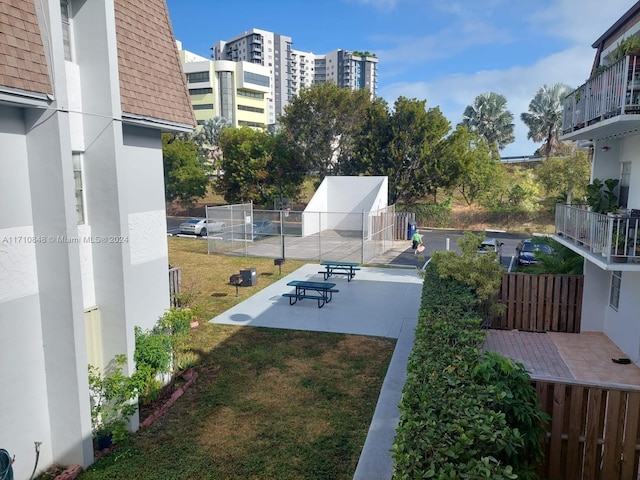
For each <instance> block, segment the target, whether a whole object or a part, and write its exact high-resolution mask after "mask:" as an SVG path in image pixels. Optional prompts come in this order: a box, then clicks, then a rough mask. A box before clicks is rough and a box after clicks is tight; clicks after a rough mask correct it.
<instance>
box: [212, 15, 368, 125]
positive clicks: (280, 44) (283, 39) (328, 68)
mask: <svg viewBox="0 0 640 480" xmlns="http://www.w3.org/2000/svg"><path fill="white" fill-rule="evenodd" d="M292 43H293V42H292V39H291V37H287V36H285V35H280V34H277V33H274V32H269V31H266V30H260V29H257V28H254V29H251V30H248V31H246V32H244V33H242V34H240V35H237V36H236V37H234V38H232V39H231V40H228V41H219V42H217V43H216V44H215V45H214V46H213V47H212V51H213V58H214V59H215V60H216V61H218V60H231V61H236V62H249V63H252V64H258V65H263V66H265V67H267V68H268V69H269V75H270V78H271V96H270V97H269V98H268V122H269V124H275V123H276V122H277V120H278V116H280V115H282V114H283V113H284V108H285V107H286V105H287V104H288V103H289V101H290V100H291V98H292V97H294V96H295V95H297V94H298V93H300V90H301V89H302V88H304V87H308V86H310V85H312V84H314V83H324V82H327V81H332V82H335V83H336V84H337V85H340V86H341V87H345V88H351V89H354V90H357V89H364V88H367V89H369V90H370V91H371V96H372V97H373V96H375V94H376V89H377V74H378V70H377V65H378V59H377V58H376V57H375V55H373V54H371V53H369V52H364V53H361V52H352V51H348V50H343V49H338V50H335V51H333V52H330V53H327V54H325V55H315V54H313V53H312V52H304V51H301V50H294V49H293V48H292V47H291V45H292Z"/></svg>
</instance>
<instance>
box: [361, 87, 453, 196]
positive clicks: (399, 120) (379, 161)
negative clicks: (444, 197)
mask: <svg viewBox="0 0 640 480" xmlns="http://www.w3.org/2000/svg"><path fill="white" fill-rule="evenodd" d="M389 125H390V126H389V143H388V147H387V152H386V155H383V156H380V158H376V163H375V164H374V165H373V168H372V174H373V175H386V176H387V177H389V202H390V203H392V204H393V203H397V202H398V201H399V200H402V201H404V202H405V203H412V202H415V201H416V200H417V199H418V198H420V197H422V196H424V195H425V193H427V190H428V188H430V187H433V186H434V185H435V183H429V182H430V180H432V178H431V179H430V178H429V176H428V172H429V165H428V161H429V159H431V160H432V163H433V159H434V158H435V157H434V154H435V152H437V150H436V149H435V147H436V145H437V144H438V142H442V141H443V138H444V136H445V135H446V134H447V133H448V132H449V130H450V124H449V122H448V120H447V119H446V118H445V117H444V115H442V112H440V109H438V108H432V109H429V110H427V109H426V100H417V99H408V98H405V97H399V98H398V99H397V100H396V102H395V104H394V111H393V113H392V114H391V116H390V119H389Z"/></svg>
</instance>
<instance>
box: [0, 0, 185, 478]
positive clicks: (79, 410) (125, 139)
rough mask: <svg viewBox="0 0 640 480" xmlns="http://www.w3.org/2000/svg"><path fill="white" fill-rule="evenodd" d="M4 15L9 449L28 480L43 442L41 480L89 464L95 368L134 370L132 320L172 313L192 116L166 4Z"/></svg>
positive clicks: (1, 320) (1, 438) (143, 323)
mask: <svg viewBox="0 0 640 480" xmlns="http://www.w3.org/2000/svg"><path fill="white" fill-rule="evenodd" d="M0 11H1V12H2V15H1V16H0V23H1V24H2V27H0V44H1V45H2V46H3V54H2V55H1V56H0V170H1V171H2V174H1V175H0V205H2V209H0V331H1V333H0V339H2V346H1V347H0V384H1V385H2V392H3V395H0V448H3V449H6V450H7V451H8V452H10V454H11V455H12V456H14V455H15V458H16V462H15V463H14V465H13V467H12V468H13V473H14V476H15V477H14V478H16V479H20V480H22V479H27V478H29V476H30V475H31V473H32V471H33V470H34V463H35V459H36V452H35V451H34V442H40V445H39V457H37V458H39V461H38V466H37V468H38V471H37V472H36V473H39V472H40V471H41V470H44V469H47V468H48V467H49V466H51V465H53V464H62V465H71V464H78V465H80V466H83V467H86V466H88V465H89V464H91V463H92V462H93V460H94V457H93V445H92V424H91V407H90V399H89V380H88V368H87V367H88V364H90V363H91V364H93V365H95V366H98V367H106V366H108V364H109V362H110V361H112V359H113V358H114V356H115V355H117V354H126V355H127V360H128V364H127V368H126V373H131V372H132V371H133V369H134V368H135V365H134V360H133V353H134V348H135V335H134V327H135V326H140V327H142V328H143V329H146V328H151V327H153V326H154V325H155V324H156V322H157V321H158V318H159V317H160V316H161V315H163V314H164V312H165V311H166V310H167V309H168V308H169V281H168V268H167V267H168V248H167V230H166V213H165V199H164V178H163V162H162V140H161V133H162V132H189V131H191V130H192V129H193V127H194V125H195V120H194V118H193V112H192V110H191V107H190V104H189V96H188V93H187V88H186V83H185V81H184V76H183V74H182V70H181V67H180V60H179V57H178V52H177V49H176V46H175V40H174V38H173V35H172V31H171V23H170V21H169V17H168V13H167V7H166V4H165V2H164V0H145V2H131V1H129V0H19V1H16V0H0ZM9 25H10V27H9V28H4V27H5V26H9ZM137 423H138V415H137V414H136V415H134V417H133V418H132V419H131V428H132V429H134V430H135V429H136V428H137ZM0 476H3V475H0ZM7 478H9V477H7Z"/></svg>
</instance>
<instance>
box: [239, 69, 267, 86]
mask: <svg viewBox="0 0 640 480" xmlns="http://www.w3.org/2000/svg"><path fill="white" fill-rule="evenodd" d="M244 81H245V82H247V83H253V84H254V85H261V86H263V87H268V86H269V77H268V76H266V75H259V74H257V73H251V72H244Z"/></svg>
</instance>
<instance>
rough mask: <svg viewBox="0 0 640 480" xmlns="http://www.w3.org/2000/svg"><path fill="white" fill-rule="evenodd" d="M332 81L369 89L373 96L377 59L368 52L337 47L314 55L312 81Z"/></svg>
mask: <svg viewBox="0 0 640 480" xmlns="http://www.w3.org/2000/svg"><path fill="white" fill-rule="evenodd" d="M325 82H334V83H336V84H337V85H339V86H341V87H345V88H351V89H352V90H361V89H365V88H367V89H369V91H370V92H371V96H372V97H375V95H376V89H377V84H378V59H377V58H376V56H375V55H373V54H371V53H369V52H364V53H362V52H351V51H348V50H343V49H341V48H340V49H338V50H334V51H333V52H330V53H327V54H325V55H316V56H315V78H314V83H325Z"/></svg>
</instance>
